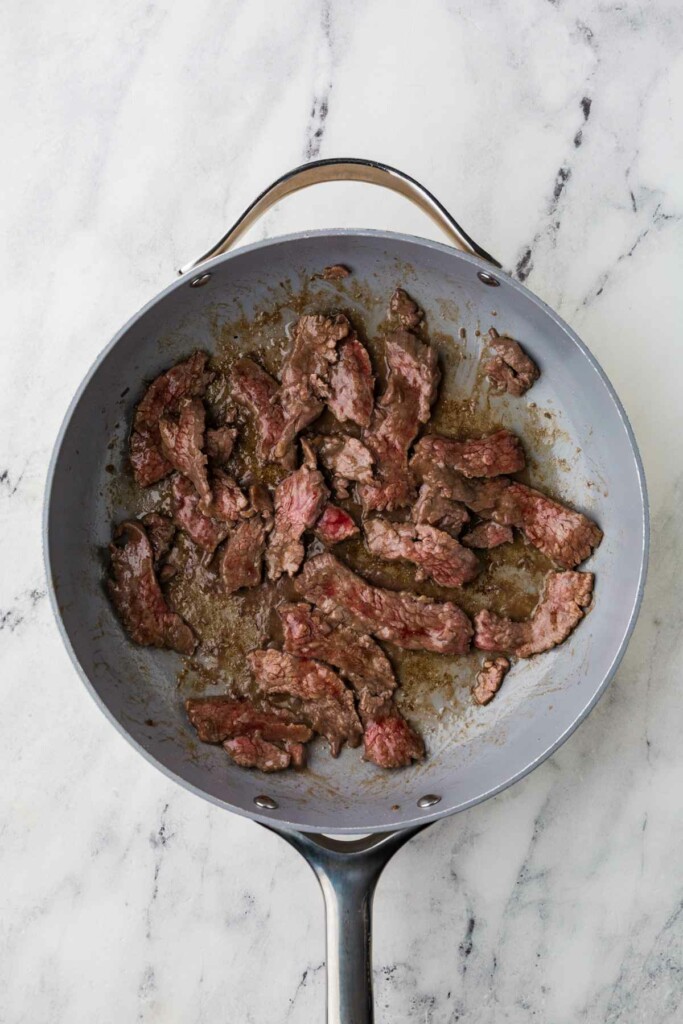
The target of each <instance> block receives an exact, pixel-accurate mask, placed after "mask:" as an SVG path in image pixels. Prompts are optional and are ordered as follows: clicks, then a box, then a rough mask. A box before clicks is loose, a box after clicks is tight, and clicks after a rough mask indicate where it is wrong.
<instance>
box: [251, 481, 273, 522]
mask: <svg viewBox="0 0 683 1024" xmlns="http://www.w3.org/2000/svg"><path fill="white" fill-rule="evenodd" d="M249 508H250V509H251V510H252V511H253V512H254V514H256V515H259V516H261V519H262V520H263V525H264V526H265V528H266V531H269V530H270V529H271V528H272V526H273V499H272V498H271V496H270V491H269V490H268V488H267V487H266V485H265V484H252V485H251V486H250V488H249Z"/></svg>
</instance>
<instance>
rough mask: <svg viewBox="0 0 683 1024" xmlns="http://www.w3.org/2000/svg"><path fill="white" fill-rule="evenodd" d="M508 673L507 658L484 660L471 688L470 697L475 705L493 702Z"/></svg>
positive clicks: (508, 663) (508, 664)
mask: <svg viewBox="0 0 683 1024" xmlns="http://www.w3.org/2000/svg"><path fill="white" fill-rule="evenodd" d="M509 671H510V662H509V661H508V659H507V658H502V657H500V658H487V659H486V661H485V662H484V664H483V665H482V667H481V670H480V671H479V672H477V678H476V682H475V685H474V686H473V687H472V696H473V697H474V699H475V701H476V702H477V704H488V703H489V701H492V700H493V698H494V697H495V696H496V694H497V693H498V691H499V690H500V687H501V685H502V682H503V680H504V679H505V676H506V675H507V673H508V672H509Z"/></svg>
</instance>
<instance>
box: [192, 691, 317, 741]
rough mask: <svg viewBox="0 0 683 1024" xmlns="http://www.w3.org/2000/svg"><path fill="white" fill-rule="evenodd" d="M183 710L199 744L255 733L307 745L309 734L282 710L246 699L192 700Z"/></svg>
mask: <svg viewBox="0 0 683 1024" xmlns="http://www.w3.org/2000/svg"><path fill="white" fill-rule="evenodd" d="M185 710H186V711H187V717H188V718H189V720H190V722H191V724H192V725H193V726H194V727H195V729H196V730H197V736H198V737H199V739H200V740H201V741H202V743H222V742H223V740H227V739H230V738H231V737H232V736H241V735H247V734H250V733H255V732H257V733H258V734H259V735H260V736H262V737H263V738H264V739H266V740H271V741H273V740H277V741H279V740H294V741H295V742H297V743H307V742H308V740H310V738H311V736H312V735H313V733H312V732H311V729H310V728H309V726H307V725H305V724H304V723H303V722H301V721H300V720H299V719H297V717H296V715H293V714H292V712H291V711H288V710H287V709H286V708H259V707H257V705H256V704H254V702H253V701H251V700H249V699H248V698H241V699H239V700H235V699H234V698H232V697H192V698H190V699H189V700H186V701H185Z"/></svg>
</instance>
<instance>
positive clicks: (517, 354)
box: [486, 328, 540, 398]
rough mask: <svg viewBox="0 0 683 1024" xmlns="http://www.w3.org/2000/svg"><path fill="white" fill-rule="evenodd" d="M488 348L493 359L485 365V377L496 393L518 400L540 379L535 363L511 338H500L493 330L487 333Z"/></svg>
mask: <svg viewBox="0 0 683 1024" xmlns="http://www.w3.org/2000/svg"><path fill="white" fill-rule="evenodd" d="M489 347H490V348H491V349H492V350H493V351H494V352H495V358H494V359H492V360H491V361H490V362H489V363H487V365H486V375H487V377H488V379H489V380H490V381H491V383H492V384H493V386H494V388H495V389H496V390H497V391H507V393H508V394H510V395H514V396H515V397H516V398H519V397H520V396H521V395H523V394H524V393H525V391H528V390H529V388H530V387H531V385H532V384H533V383H534V381H537V380H538V378H539V377H540V371H539V369H538V367H537V366H536V363H535V362H534V361H533V359H531V358H530V357H529V356H528V355H527V354H526V352H525V351H524V349H523V348H522V347H521V345H520V344H519V343H518V342H516V341H514V340H513V339H512V338H507V337H504V338H501V337H500V335H499V334H498V332H497V331H496V330H494V328H491V331H490V332H489Z"/></svg>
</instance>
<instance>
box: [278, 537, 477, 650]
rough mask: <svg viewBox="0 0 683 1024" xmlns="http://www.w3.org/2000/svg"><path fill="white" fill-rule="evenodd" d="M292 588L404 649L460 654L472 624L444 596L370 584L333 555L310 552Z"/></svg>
mask: <svg viewBox="0 0 683 1024" xmlns="http://www.w3.org/2000/svg"><path fill="white" fill-rule="evenodd" d="M296 589H297V592H298V594H299V595H300V596H301V597H302V598H304V599H305V600H307V601H311V602H312V603H313V604H316V605H318V607H319V608H320V609H321V610H322V611H323V612H324V613H325V614H326V615H329V616H330V617H331V618H333V619H334V620H335V621H337V622H344V623H346V624H347V625H349V626H352V627H353V628H354V629H357V630H358V631H359V632H362V633H372V634H373V635H374V636H377V637H379V638H380V639H381V640H388V641H390V642H391V643H395V644H396V645H397V646H398V647H404V648H407V649H408V650H425V651H437V652H440V653H443V654H464V653H465V651H467V650H468V648H469V646H470V638H471V636H472V624H471V622H470V620H469V619H468V617H467V615H465V613H464V612H463V611H462V610H461V609H460V608H458V606H457V605H455V604H452V603H451V602H450V601H445V602H435V601H428V600H427V599H426V598H423V597H416V596H415V595H414V594H408V593H403V592H399V591H393V590H384V589H382V588H381V587H373V586H372V585H371V584H370V583H368V582H367V581H366V580H364V579H363V578H362V577H361V576H357V575H356V573H354V572H352V570H351V569H349V568H347V566H345V565H344V564H343V563H342V562H339V561H338V560H337V559H336V558H335V557H334V555H331V554H329V553H325V554H322V555H316V557H315V558H312V559H311V560H310V561H308V562H307V563H306V565H305V566H304V570H303V572H302V574H301V576H299V577H298V579H297V580H296Z"/></svg>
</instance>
